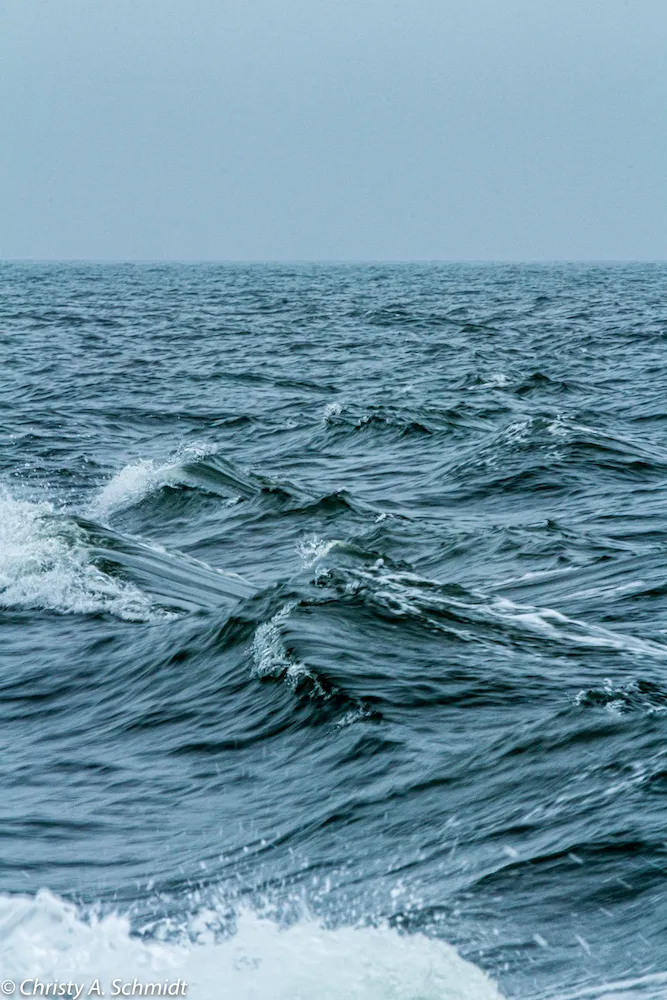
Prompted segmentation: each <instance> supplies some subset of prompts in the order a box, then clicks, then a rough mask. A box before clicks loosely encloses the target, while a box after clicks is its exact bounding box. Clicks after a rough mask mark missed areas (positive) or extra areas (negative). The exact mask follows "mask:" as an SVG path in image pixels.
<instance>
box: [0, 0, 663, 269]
mask: <svg viewBox="0 0 667 1000" xmlns="http://www.w3.org/2000/svg"><path fill="white" fill-rule="evenodd" d="M0 129H1V132H0V185H1V191H2V199H1V202H0V257H39V258H46V257H55V258H65V257H84V258H111V259H125V258H143V259H146V258H148V259H163V258H167V259H169V258H175V259H217V260H225V259H236V260H253V259H260V260H269V259H291V260H294V259H319V260H323V259H354V260H363V259H369V258H370V259H382V260H410V259H442V260H471V259H472V260H482V259H582V258H583V259H619V258H620V259H656V258H658V259H666V258H667V0H456V2H453V0H188V2H186V0H0Z"/></svg>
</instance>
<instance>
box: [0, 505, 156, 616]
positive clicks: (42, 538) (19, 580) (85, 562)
mask: <svg viewBox="0 0 667 1000" xmlns="http://www.w3.org/2000/svg"><path fill="white" fill-rule="evenodd" d="M0 606H1V607H5V608H34V609H42V610H51V611H60V612H78V613H106V614H113V615H116V616H117V617H119V618H125V619H129V620H133V621H151V620H154V619H155V618H156V617H159V618H164V613H162V612H160V611H158V610H157V609H156V608H155V607H154V606H153V605H152V602H151V600H150V599H149V598H148V597H147V595H146V594H144V593H143V592H142V591H140V590H139V589H138V588H137V587H135V586H134V585H132V584H129V583H125V582H123V581H120V580H117V579H115V578H114V577H111V576H109V575H108V574H107V573H104V572H103V571H102V570H100V569H98V568H97V567H96V566H95V565H94V564H93V562H92V556H91V553H90V551H89V549H88V547H87V545H86V538H85V535H84V533H83V531H82V530H81V529H80V528H79V526H78V525H77V524H76V523H75V522H74V521H73V520H71V518H68V517H66V516H65V515H62V514H60V515H59V514H57V513H56V512H55V510H54V508H53V506H52V505H51V504H50V503H47V502H41V503H31V502H30V501H28V500H15V499H13V498H12V497H11V496H10V494H9V493H8V492H7V491H6V490H1V489H0Z"/></svg>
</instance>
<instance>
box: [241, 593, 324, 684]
mask: <svg viewBox="0 0 667 1000" xmlns="http://www.w3.org/2000/svg"><path fill="white" fill-rule="evenodd" d="M295 607H296V602H294V601H292V602H290V603H288V604H285V605H283V607H282V608H280V610H279V611H277V612H276V614H275V615H274V616H273V617H272V618H270V619H269V621H268V622H262V624H261V625H258V626H257V628H256V629H255V635H254V637H253V642H252V655H253V661H254V667H253V674H254V676H255V677H276V678H279V677H284V678H285V680H286V681H287V683H288V684H289V685H290V686H291V687H293V688H295V687H296V686H297V685H298V684H299V683H300V682H301V681H303V680H306V679H308V680H309V681H310V682H311V683H312V684H313V685H314V690H315V693H316V694H320V695H322V696H324V695H325V692H324V689H323V688H322V686H321V685H320V683H319V681H318V680H317V678H316V677H315V676H314V675H313V674H312V673H311V671H310V670H309V669H308V667H307V666H306V665H305V663H302V662H301V661H300V660H297V659H296V658H295V657H294V656H292V654H291V653H288V652H287V650H286V649H285V644H284V642H283V636H282V629H283V626H284V624H285V622H286V621H287V619H288V618H289V616H290V614H291V612H292V611H293V609H294V608H295Z"/></svg>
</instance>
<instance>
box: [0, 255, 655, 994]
mask: <svg viewBox="0 0 667 1000" xmlns="http://www.w3.org/2000/svg"><path fill="white" fill-rule="evenodd" d="M3 274H4V277H5V279H6V288H7V304H6V305H5V304H4V303H3V305H2V307H0V308H1V309H2V313H1V316H2V321H3V324H4V327H3V329H4V331H5V332H4V336H5V338H6V343H7V344H10V345H15V346H16V345H19V344H20V350H18V349H16V350H14V347H13V346H12V354H11V359H10V360H11V362H12V364H10V365H8V366H7V367H6V368H5V369H3V374H2V379H3V397H2V402H3V404H4V405H3V415H4V416H5V417H6V419H7V426H6V430H5V432H4V437H3V449H2V452H1V462H2V465H1V470H2V471H1V481H2V493H1V494H0V642H1V649H2V654H1V656H2V669H1V672H0V718H1V720H2V733H3V739H4V751H3V762H2V765H1V770H0V773H1V774H2V782H3V806H2V810H3V823H2V829H1V838H2V847H3V850H2V861H1V862H0V872H2V886H1V890H2V891H3V892H4V895H2V896H0V920H1V921H2V927H3V931H2V935H1V936H0V958H1V960H2V962H1V968H2V971H3V973H4V972H5V970H8V971H7V973H6V974H7V975H16V976H18V975H19V974H26V975H27V974H33V973H36V974H39V975H42V976H49V975H51V976H56V975H57V976H59V977H60V978H61V979H63V978H64V977H66V976H70V975H71V976H78V977H79V978H81V977H82V976H86V975H91V976H92V975H108V976H109V977H114V976H126V975H127V976H133V975H135V970H136V969H141V968H145V967H146V966H148V965H151V967H153V968H155V969H156V970H159V972H160V974H162V973H163V970H164V975H167V974H171V970H172V969H177V970H179V972H182V973H183V975H184V976H185V975H186V973H187V976H188V977H190V979H191V980H192V981H193V983H196V987H197V989H198V990H199V992H198V993H197V994H195V986H193V987H192V993H191V995H193V996H195V995H198V996H201V997H202V998H206V1000H207V998H208V997H212V996H216V997H217V996H219V995H221V994H220V983H221V981H223V980H224V983H225V984H226V985H227V987H228V989H229V990H230V991H231V992H230V993H229V995H230V996H232V995H233V996H234V997H239V998H241V1000H243V998H246V997H247V998H249V997H252V996H258V995H261V996H262V997H275V998H276V1000H286V998H287V997H290V998H292V1000H293V998H294V997H308V998H309V1000H310V998H328V997H332V998H333V997H336V998H338V997H341V996H355V995H356V996H360V997H375V996H377V997H382V998H383V1000H384V998H386V997H389V996H395V997H397V998H399V1000H408V998H409V1000H416V998H417V997H419V998H421V997H436V996H437V997H443V996H444V997H462V998H463V997H465V998H471V997H480V998H481V997H484V998H486V997H489V998H490V997H492V996H496V995H498V993H497V991H496V987H495V986H494V985H493V982H497V983H498V988H497V989H498V990H500V991H502V993H503V994H505V995H508V996H516V997H537V996H552V997H561V998H564V997H566V996H572V997H575V996H582V997H583V996H600V997H601V996H612V995H615V994H619V993H620V994H622V995H627V996H633V997H635V996H636V997H644V996H661V995H662V993H661V992H660V991H661V990H662V991H663V993H664V977H665V968H666V966H665V961H664V936H665V933H666V928H667V910H666V909H665V896H664V870H665V848H664V795H665V791H666V789H667V781H666V780H665V774H666V773H667V757H666V755H665V732H666V731H665V726H667V682H666V680H665V666H666V664H665V661H666V659H667V637H666V636H667V633H666V632H665V623H664V618H665V611H667V605H666V603H665V598H666V594H667V589H666V587H665V581H664V575H665V542H664V539H665V527H666V524H665V513H664V511H665V509H666V508H665V500H666V499H667V498H666V496H665V471H666V468H667V466H666V456H667V444H666V443H665V440H664V414H663V413H662V410H661V407H660V404H659V396H660V393H661V391H662V389H663V388H664V386H665V384H666V383H667V367H666V359H665V356H664V337H663V335H664V317H663V316H662V314H661V313H660V308H659V302H660V297H659V295H658V293H657V290H658V288H659V286H660V282H663V281H664V268H663V269H661V268H660V267H656V268H651V267H646V268H641V267H627V268H624V267H617V268H604V267H597V266H595V267H594V266H590V267H581V268H578V267H569V268H568V267H557V266H553V267H542V268H541V267H526V266H524V267H519V266H506V267H497V268H491V267H488V268H485V267H458V266H447V267H439V266H423V267H404V268H401V267H395V268H394V267H385V266H381V265H377V266H369V267H363V268H359V267H353V266H340V267H315V266H313V267H303V268H299V267H284V268H278V267H275V268H274V267H217V266H210V267H209V266H203V265H202V266H198V267H194V266H193V267H189V266H182V267H181V266H178V267H177V266H173V267H167V266H157V265H156V266H146V267H139V266H137V267H130V266H123V267H121V266H118V267H115V266H114V267H96V266H94V265H71V266H67V267H61V266H56V265H53V266H46V265H44V266H41V265H30V266H28V265H12V266H4V267H3ZM619 302H623V303H624V306H623V309H619V306H618V303H619ZM49 338H58V340H57V343H58V347H59V349H58V352H53V351H51V352H50V353H49V351H48V344H49V343H51V340H50V339H49ZM639 357H640V358H641V363H640V362H639V361H638V358H639ZM646 372H650V373H651V377H650V380H647V378H646ZM454 949H455V950H454ZM40 963H41V964H40ZM70 970H71V971H70ZM167 970H169V972H167ZM489 977H490V978H489ZM605 984H609V985H608V986H607V985H605ZM223 995H224V994H223Z"/></svg>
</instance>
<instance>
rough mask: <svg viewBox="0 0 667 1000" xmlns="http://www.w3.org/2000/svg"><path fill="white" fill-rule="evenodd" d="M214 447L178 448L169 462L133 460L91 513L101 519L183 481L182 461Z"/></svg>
mask: <svg viewBox="0 0 667 1000" xmlns="http://www.w3.org/2000/svg"><path fill="white" fill-rule="evenodd" d="M213 451H215V448H213V447H212V446H209V445H205V444H194V445H189V446H188V447H187V448H184V449H182V450H181V451H179V452H177V453H176V454H175V455H174V456H173V457H172V458H171V459H170V460H169V461H167V462H155V461H154V460H153V459H145V458H140V459H138V460H137V461H136V462H130V463H129V464H128V465H125V466H123V468H122V469H119V471H118V472H117V473H116V474H115V475H114V476H113V478H112V479H110V480H109V482H108V483H107V484H106V486H104V487H103V488H102V490H101V491H100V492H99V493H98V495H97V496H96V497H95V498H94V500H93V501H92V503H91V504H90V507H89V514H90V515H91V516H92V517H95V518H97V519H98V520H105V519H106V518H108V517H110V516H111V515H112V514H115V513H117V512H118V511H121V510H125V509H126V508H127V507H133V506H134V505H135V504H137V503H139V502H140V501H141V500H143V499H144V498H145V497H147V496H150V495H151V494H152V493H155V492H157V490H160V489H161V488H162V487H163V486H169V485H177V484H178V483H181V482H182V481H183V475H184V473H183V468H182V463H183V462H184V461H192V460H193V459H197V458H202V457H203V456H205V455H209V454H211V453H212V452H213Z"/></svg>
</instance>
